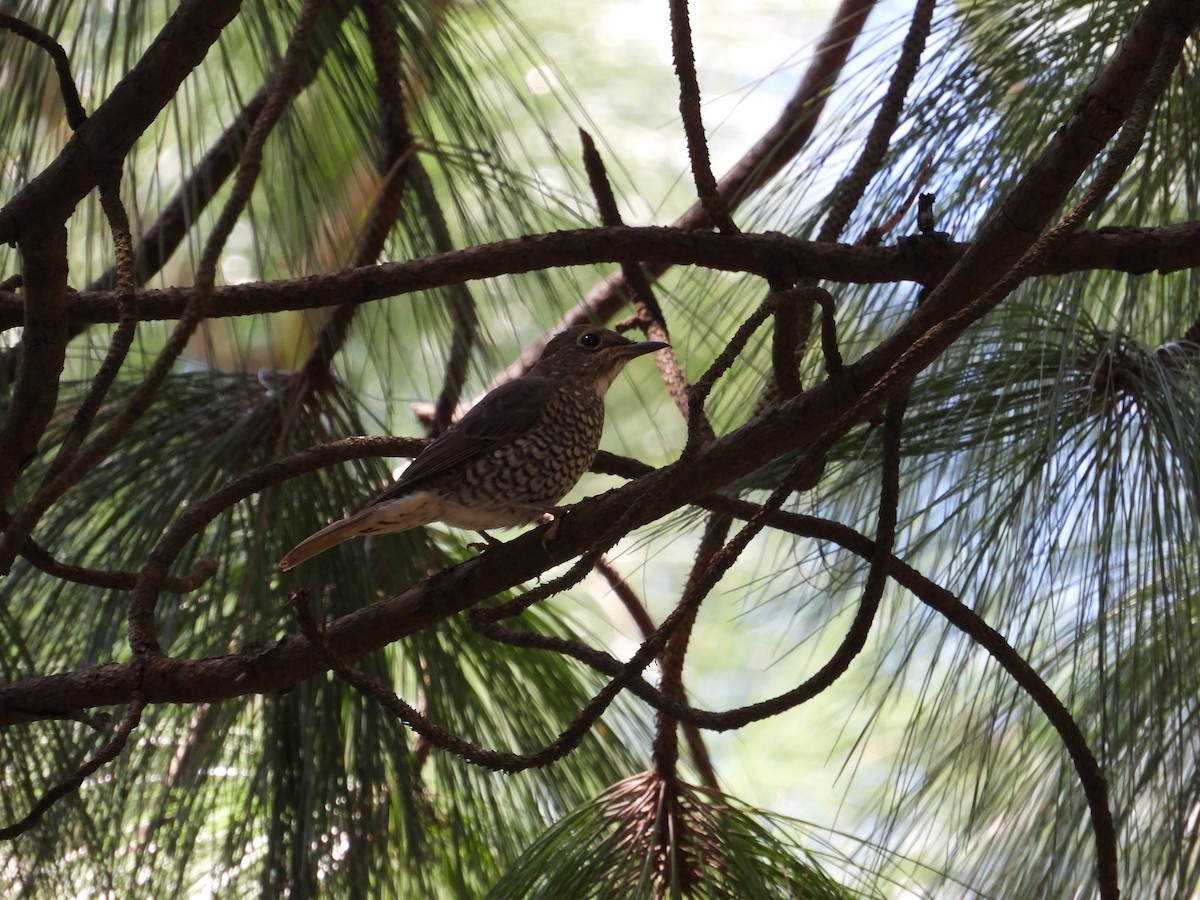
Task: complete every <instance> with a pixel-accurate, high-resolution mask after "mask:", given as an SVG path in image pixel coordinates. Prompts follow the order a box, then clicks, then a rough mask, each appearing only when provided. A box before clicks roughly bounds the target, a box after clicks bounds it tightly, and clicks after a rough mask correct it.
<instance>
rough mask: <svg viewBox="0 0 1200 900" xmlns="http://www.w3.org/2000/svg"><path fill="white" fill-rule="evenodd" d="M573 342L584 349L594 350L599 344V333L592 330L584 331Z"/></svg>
mask: <svg viewBox="0 0 1200 900" xmlns="http://www.w3.org/2000/svg"><path fill="white" fill-rule="evenodd" d="M575 343H576V344H578V345H579V346H580V347H582V348H583V349H584V350H595V349H597V348H598V347H599V346H600V335H598V334H596V332H594V331H586V332H584V333H583V334H581V335H580V336H579V340H577V341H576V342H575Z"/></svg>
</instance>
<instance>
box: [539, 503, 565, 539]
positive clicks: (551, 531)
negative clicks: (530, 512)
mask: <svg viewBox="0 0 1200 900" xmlns="http://www.w3.org/2000/svg"><path fill="white" fill-rule="evenodd" d="M566 521H567V508H566V507H565V506H556V507H554V508H553V509H552V510H551V511H549V512H545V513H543V514H542V518H541V524H543V525H546V526H548V527H547V528H546V530H545V531H544V532H543V533H542V546H543V547H545V546H546V543H547V542H548V541H554V540H558V536H559V535H560V534H561V533H562V529H563V528H564V527H566Z"/></svg>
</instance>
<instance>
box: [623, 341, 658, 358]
mask: <svg viewBox="0 0 1200 900" xmlns="http://www.w3.org/2000/svg"><path fill="white" fill-rule="evenodd" d="M670 346H671V345H670V344H667V343H664V342H663V341H641V342H640V343H636V344H625V345H623V346H621V347H613V348H612V350H611V352H612V354H613V356H615V357H617V358H618V359H626V360H628V359H633V358H634V357H635V356H642V355H644V354H646V353H656V352H657V351H659V350H665V349H666V348H667V347H670Z"/></svg>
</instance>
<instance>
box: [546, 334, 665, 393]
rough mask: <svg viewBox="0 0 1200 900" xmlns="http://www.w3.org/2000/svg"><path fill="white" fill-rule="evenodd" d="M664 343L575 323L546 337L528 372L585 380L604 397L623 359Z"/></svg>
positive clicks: (631, 357)
mask: <svg viewBox="0 0 1200 900" xmlns="http://www.w3.org/2000/svg"><path fill="white" fill-rule="evenodd" d="M668 346H670V345H669V344H664V343H663V342H662V341H640V342H638V341H631V340H629V339H628V338H626V337H622V336H621V335H619V334H617V333H616V332H615V331H610V330H609V329H607V328H601V327H600V326H599V325H576V326H574V327H572V328H568V329H567V330H566V331H560V332H559V333H558V334H556V335H555V336H554V337H552V338H551V339H550V342H549V343H548V344H546V349H545V350H543V351H542V356H541V359H539V360H538V361H537V364H536V365H535V366H534V367H533V369H532V371H531V373H530V374H536V375H559V376H562V377H566V378H570V379H573V380H574V379H578V380H580V381H585V382H588V383H591V384H594V385H595V387H596V393H598V394H599V395H600V396H604V393H605V391H607V390H608V388H609V385H611V384H612V383H613V380H614V379H615V378H616V377H617V375H618V374H619V373H620V371H621V370H622V369H623V368H625V364H626V363H627V362H629V361H630V360H631V359H633V358H634V357H636V356H642V355H643V354H646V353H653V352H654V351H656V350H662V349H663V348H664V347H668Z"/></svg>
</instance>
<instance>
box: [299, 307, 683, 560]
mask: <svg viewBox="0 0 1200 900" xmlns="http://www.w3.org/2000/svg"><path fill="white" fill-rule="evenodd" d="M666 346H667V344H664V343H662V342H661V341H642V342H641V343H635V342H633V341H631V340H628V339H626V338H624V337H622V336H621V335H619V334H617V333H616V332H615V331H609V330H608V329H607V328H599V327H597V326H594V325H579V326H576V327H574V328H568V329H567V330H566V331H563V332H560V333H559V334H556V335H555V336H554V337H553V338H552V339H551V340H550V342H549V343H548V344H547V345H546V349H545V350H544V351H543V352H542V356H541V359H539V360H538V361H537V364H536V365H535V366H534V367H533V368H532V369H530V370H529V372H528V373H527V374H525V375H522V376H521V377H520V378H516V379H513V380H512V381H510V382H508V383H506V384H502V385H501V386H500V387H498V388H496V389H495V390H494V391H492V392H491V393H489V394H488V395H487V396H485V397H484V398H483V399H482V400H480V401H479V403H478V404H476V406H475V407H474V408H472V409H471V410H470V412H468V413H467V414H466V415H465V416H463V417H462V419H461V420H459V421H458V422H457V423H456V424H455V425H453V426H452V427H451V428H450V429H449V430H447V431H446V433H445V434H443V435H441V437H439V438H437V439H436V440H434V441H433V442H431V443H430V444H429V446H428V447H426V448H425V449H424V450H423V451H422V452H421V453H420V454H419V455H418V456H417V457H416V459H414V460H413V461H412V464H411V465H410V466H409V467H408V468H407V469H405V470H404V472H403V473H402V474H401V475H400V477H399V478H398V479H397V480H396V481H395V482H394V483H393V484H392V485H391V486H390V487H389V488H387V489H386V490H385V491H383V493H381V494H379V495H378V496H376V497H374V498H372V499H371V500H370V501H369V502H368V503H367V505H366V506H364V507H363V508H362V509H361V510H359V511H358V512H356V513H354V514H353V515H350V516H347V517H346V518H344V519H340V520H338V521H337V522H334V523H333V524H332V525H328V526H326V527H325V528H322V529H321V530H320V531H318V532H317V533H316V534H313V535H311V536H309V537H307V538H305V539H304V540H302V541H301V542H300V543H299V544H297V545H296V546H295V547H293V548H292V549H291V550H289V551H288V553H287V554H286V555H285V556H284V557H283V559H281V560H280V561H279V568H281V569H283V570H285V571H286V570H287V569H290V568H292V567H293V566H296V565H299V564H300V563H302V562H304V561H305V560H306V559H311V558H312V557H314V556H316V555H317V554H318V553H323V552H324V551H326V550H328V549H329V548H330V547H333V546H335V545H337V544H340V543H342V542H343V541H347V540H349V539H350V538H352V537H356V536H358V535H361V534H383V533H386V532H391V531H404V530H406V529H409V528H416V527H417V526H418V525H428V524H429V523H430V522H445V523H447V524H449V525H454V526H455V527H457V528H470V529H473V530H475V531H481V532H482V531H486V529H488V528H505V527H509V526H512V525H525V524H527V523H529V522H532V521H534V520H535V519H537V518H538V517H540V516H541V515H542V514H544V513H546V512H550V511H553V509H554V504H555V503H557V502H558V501H559V500H561V499H562V497H563V496H564V495H565V494H566V493H567V492H568V491H569V490H571V488H572V487H574V486H575V483H576V482H577V481H578V480H579V479H580V477H582V475H583V473H584V472H586V471H587V470H588V467H589V466H591V464H592V460H593V459H595V458H596V451H597V450H598V449H599V447H600V435H601V432H602V431H603V430H604V394H605V392H606V391H607V390H608V388H609V385H611V384H612V383H613V380H614V379H615V378H616V377H617V375H618V373H620V371H621V369H623V368H624V367H625V364H626V363H627V362H629V361H630V360H631V359H633V358H634V357H636V356H641V355H643V354H645V353H653V352H654V351H656V350H661V349H663V348H664V347H666ZM485 536H486V535H485Z"/></svg>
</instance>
